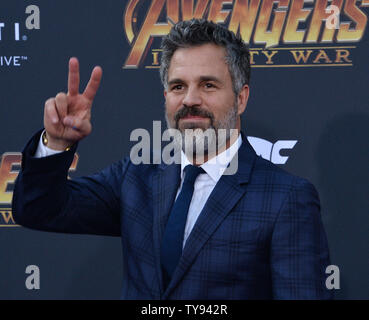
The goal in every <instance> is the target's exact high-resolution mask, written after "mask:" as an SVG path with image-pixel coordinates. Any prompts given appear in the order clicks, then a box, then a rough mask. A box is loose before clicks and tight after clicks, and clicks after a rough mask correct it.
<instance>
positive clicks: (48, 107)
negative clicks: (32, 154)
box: [44, 58, 102, 150]
mask: <svg viewBox="0 0 369 320" xmlns="http://www.w3.org/2000/svg"><path fill="white" fill-rule="evenodd" d="M101 77H102V69H101V68H100V67H95V68H94V69H93V70H92V73H91V77H90V81H89V82H88V84H87V86H86V88H85V90H84V92H83V93H82V94H80V93H79V63H78V60H77V58H71V59H70V60H69V75H68V93H67V94H66V93H64V92H60V93H58V94H57V95H56V97H55V98H50V99H48V100H47V101H46V103H45V109H44V126H45V129H46V136H47V139H48V144H47V146H48V147H49V148H51V149H55V150H65V148H67V147H69V146H71V145H73V144H74V143H75V142H77V141H79V140H81V139H82V138H84V137H86V136H88V135H89V134H90V133H91V130H92V126H91V122H90V120H91V107H92V102H93V100H94V98H95V95H96V92H97V90H98V88H99V85H100V81H101Z"/></svg>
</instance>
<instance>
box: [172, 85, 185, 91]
mask: <svg viewBox="0 0 369 320" xmlns="http://www.w3.org/2000/svg"><path fill="white" fill-rule="evenodd" d="M182 88H183V86H182V85H181V84H177V85H176V86H174V87H172V90H182Z"/></svg>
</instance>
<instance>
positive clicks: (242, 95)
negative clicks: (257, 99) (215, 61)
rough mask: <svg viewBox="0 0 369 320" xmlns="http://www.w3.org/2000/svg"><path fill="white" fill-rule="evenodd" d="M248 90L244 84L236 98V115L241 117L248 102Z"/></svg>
mask: <svg viewBox="0 0 369 320" xmlns="http://www.w3.org/2000/svg"><path fill="white" fill-rule="evenodd" d="M249 95H250V88H249V86H248V85H247V84H245V85H244V86H243V87H242V89H241V91H240V92H239V94H238V97H237V106H238V115H241V114H242V113H243V112H244V111H245V109H246V106H247V101H248V100H249Z"/></svg>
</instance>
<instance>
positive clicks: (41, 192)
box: [12, 130, 129, 236]
mask: <svg viewBox="0 0 369 320" xmlns="http://www.w3.org/2000/svg"><path fill="white" fill-rule="evenodd" d="M41 132H42V130H41V131H39V132H38V133H36V134H35V135H34V136H33V137H32V139H31V140H30V141H29V142H28V143H27V145H26V147H25V148H24V150H23V152H22V166H21V170H20V172H19V174H18V177H17V179H16V182H15V186H14V191H13V201H12V213H13V218H14V220H15V221H16V222H17V223H18V224H20V225H22V226H24V227H28V228H31V229H36V230H43V231H51V232H63V233H77V234H96V235H107V236H119V235H120V210H121V208H120V191H121V186H122V180H123V178H124V175H125V172H126V170H127V168H128V165H129V161H128V158H126V159H125V160H122V161H118V162H116V163H114V164H112V165H111V166H109V167H107V168H106V169H104V170H102V171H101V172H99V173H96V174H94V175H91V176H87V177H81V178H76V179H73V180H71V179H68V178H67V175H68V170H69V167H70V165H71V163H72V161H73V158H74V153H75V151H76V148H77V146H74V147H73V148H71V150H70V151H66V152H62V153H59V154H56V155H52V156H48V157H43V158H35V157H33V155H34V152H35V150H36V148H37V145H38V141H39V138H40V134H41Z"/></svg>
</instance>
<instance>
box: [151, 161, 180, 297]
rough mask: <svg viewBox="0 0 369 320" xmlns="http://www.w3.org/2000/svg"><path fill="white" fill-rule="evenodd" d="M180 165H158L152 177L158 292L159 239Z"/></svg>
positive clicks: (178, 180)
mask: <svg viewBox="0 0 369 320" xmlns="http://www.w3.org/2000/svg"><path fill="white" fill-rule="evenodd" d="M180 172H181V166H180V165H175V164H173V165H169V166H166V165H164V164H161V165H159V170H158V172H157V174H155V175H154V177H153V212H154V217H153V241H154V243H153V244H154V250H155V257H156V271H157V276H158V279H159V285H160V292H163V279H162V270H161V262H160V248H161V239H162V236H163V233H164V229H165V225H166V223H167V221H168V217H169V213H170V210H171V208H172V205H173V203H174V200H175V197H176V194H177V190H178V188H179V184H180Z"/></svg>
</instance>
